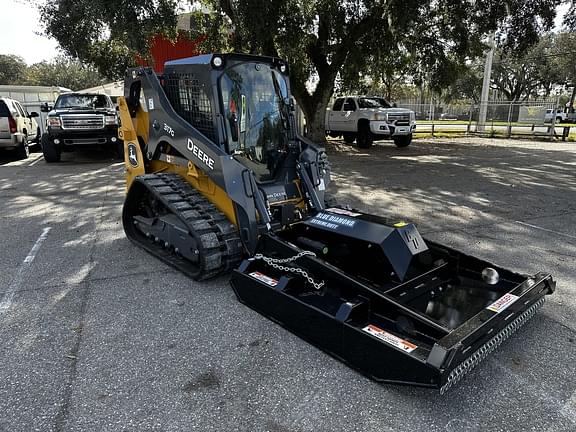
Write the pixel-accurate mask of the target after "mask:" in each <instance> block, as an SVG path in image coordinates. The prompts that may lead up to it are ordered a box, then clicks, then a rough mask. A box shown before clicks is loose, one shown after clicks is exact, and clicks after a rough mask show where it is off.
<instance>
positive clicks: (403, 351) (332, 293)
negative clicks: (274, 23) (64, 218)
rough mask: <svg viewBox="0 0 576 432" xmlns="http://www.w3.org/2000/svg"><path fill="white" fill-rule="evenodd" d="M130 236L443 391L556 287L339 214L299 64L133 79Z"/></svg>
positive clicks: (370, 361)
mask: <svg viewBox="0 0 576 432" xmlns="http://www.w3.org/2000/svg"><path fill="white" fill-rule="evenodd" d="M119 103H120V114H121V121H122V129H121V138H122V139H123V140H124V143H125V160H126V167H127V184H128V192H127V196H126V201H125V203H124V209H123V224H124V229H125V232H126V234H127V236H128V237H129V238H130V239H131V240H132V241H133V242H135V243H136V244H137V245H139V246H141V247H142V248H144V249H145V250H147V251H148V252H150V253H152V254H153V255H155V256H157V257H158V258H160V259H161V260H163V261H165V262H166V263H168V264H170V265H172V266H174V267H176V268H178V269H180V270H181V271H183V272H184V273H186V274H187V275H189V276H190V277H192V278H194V279H197V280H199V279H205V278H210V277H213V276H216V275H219V274H222V273H223V272H226V271H229V270H233V271H232V279H231V284H232V287H233V289H234V291H235V292H236V294H237V296H238V299H239V300H240V301H241V302H243V303H245V304H246V305H248V306H250V307H251V308H253V309H255V310H257V311H258V312H260V313H261V314H263V315H265V316H267V317H269V318H270V319H272V320H274V321H276V322H278V323H279V324H281V325H283V326H285V327H286V328H288V329H289V330H291V331H292V332H294V333H296V334H297V335H299V336H301V337H302V338H303V339H305V340H307V341H309V342H310V343H312V344H314V345H316V346H317V347H319V348H321V349H323V350H324V351H326V352H328V353H330V354H331V355H333V356H335V357H337V358H339V359H340V360H342V361H344V362H346V363H347V364H349V365H350V366H351V367H353V368H355V369H357V370H359V371H360V372H362V373H363V374H366V375H368V376H370V377H371V378H373V379H375V380H377V381H383V382H391V383H400V384H412V385H419V386H426V387H435V388H439V389H440V390H441V391H442V392H444V391H445V390H447V389H448V388H449V387H451V386H452V385H453V384H454V383H456V382H457V381H459V380H460V379H461V378H462V376H463V375H465V374H466V373H467V372H468V371H469V370H471V369H472V368H473V367H474V366H476V365H477V364H478V363H479V362H480V361H481V360H483V359H484V358H485V357H486V356H487V355H488V354H489V353H490V352H491V351H493V350H494V349H496V348H497V347H498V346H499V345H500V344H501V343H502V342H503V341H504V340H505V339H507V338H508V337H509V336H510V335H511V334H513V333H514V332H515V331H516V330H518V328H519V327H521V326H522V324H524V323H525V322H526V321H527V320H528V319H530V318H531V317H532V316H533V315H534V314H535V313H536V311H537V310H538V308H539V307H540V306H542V304H543V303H544V298H545V295H546V294H550V293H552V292H553V291H554V287H555V283H554V281H553V280H552V278H551V276H550V275H548V274H544V273H537V274H535V275H533V276H526V275H520V274H517V273H514V272H512V271H509V270H506V269H502V268H498V267H496V266H494V265H492V264H490V263H488V262H484V261H482V260H480V259H477V258H474V257H471V256H467V255H465V254H463V253H461V252H458V251H456V250H453V249H451V248H448V247H446V246H443V245H440V244H437V243H434V242H431V241H428V240H426V239H424V238H422V237H421V236H420V234H419V233H418V230H417V229H416V227H415V226H414V225H413V224H410V223H408V224H406V223H401V222H398V221H388V220H386V219H384V218H383V217H379V216H375V215H369V214H365V213H362V212H360V211H355V210H351V209H349V208H342V207H337V206H328V205H327V204H326V197H325V190H326V186H327V185H328V183H329V182H330V166H329V164H328V160H327V157H326V154H325V152H324V149H323V148H322V147H321V146H319V145H317V144H315V143H312V142H310V141H309V140H308V139H306V138H304V137H302V136H300V135H299V134H298V133H297V132H296V127H295V121H294V104H293V102H292V99H291V96H290V84H289V80H288V65H287V64H286V62H284V61H282V60H280V59H277V58H269V57H256V56H248V55H239V54H213V55H202V56H198V57H192V58H187V59H182V60H177V61H171V62H168V63H166V65H165V70H164V73H163V75H161V76H157V75H156V74H155V73H154V72H153V71H152V70H151V69H150V68H136V69H132V70H129V71H128V74H127V76H126V81H125V98H121V99H120V102H119Z"/></svg>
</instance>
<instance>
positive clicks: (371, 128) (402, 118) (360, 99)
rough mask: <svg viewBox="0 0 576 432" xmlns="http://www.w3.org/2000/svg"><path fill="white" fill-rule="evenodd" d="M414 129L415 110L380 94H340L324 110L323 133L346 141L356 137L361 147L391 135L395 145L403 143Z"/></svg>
mask: <svg viewBox="0 0 576 432" xmlns="http://www.w3.org/2000/svg"><path fill="white" fill-rule="evenodd" d="M415 129H416V116H415V115H414V111H411V110H409V109H405V108H396V107H393V106H392V105H390V104H389V103H388V102H387V101H386V99H384V98H381V97H365V96H344V97H339V98H337V99H336V100H335V101H334V105H333V106H332V109H329V110H328V111H326V134H327V135H330V136H331V137H333V138H336V137H339V136H342V137H343V138H344V141H346V142H347V143H349V144H351V143H353V142H354V140H356V143H357V144H358V147H360V148H368V147H370V146H371V145H372V142H373V141H374V140H380V139H392V140H394V144H396V146H397V147H406V146H408V145H410V143H411V142H412V132H413V131H414V130H415Z"/></svg>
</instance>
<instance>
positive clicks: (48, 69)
mask: <svg viewBox="0 0 576 432" xmlns="http://www.w3.org/2000/svg"><path fill="white" fill-rule="evenodd" d="M26 76H27V78H26V83H27V84H28V85H41V86H61V87H66V88H69V89H71V90H82V89H86V88H90V87H96V86H97V85H100V84H103V83H104V80H103V78H102V76H101V75H100V74H99V73H98V71H97V70H96V69H94V68H91V67H88V66H86V65H84V64H82V63H80V62H79V61H78V60H73V59H70V58H67V57H64V56H60V57H57V58H56V59H54V60H53V61H51V62H45V61H44V62H41V63H36V64H33V65H32V66H30V67H29V68H28V70H27V73H26Z"/></svg>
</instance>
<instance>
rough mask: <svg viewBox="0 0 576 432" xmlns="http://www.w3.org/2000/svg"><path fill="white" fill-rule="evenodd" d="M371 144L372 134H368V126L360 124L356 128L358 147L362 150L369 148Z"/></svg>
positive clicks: (372, 140)
mask: <svg viewBox="0 0 576 432" xmlns="http://www.w3.org/2000/svg"><path fill="white" fill-rule="evenodd" d="M373 142H374V137H373V136H372V132H370V126H369V125H367V124H366V123H362V124H360V126H359V128H358V137H357V138H356V143H357V144H358V147H360V148H363V149H366V148H370V146H371V145H372V143H373Z"/></svg>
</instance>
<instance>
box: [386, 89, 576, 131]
mask: <svg viewBox="0 0 576 432" xmlns="http://www.w3.org/2000/svg"><path fill="white" fill-rule="evenodd" d="M558 103H559V101H558V99H541V100H530V101H522V102H514V101H512V102H510V101H490V102H489V103H488V104H487V106H486V120H485V122H484V124H482V123H480V121H479V120H480V109H481V107H480V105H479V104H477V103H474V102H472V101H461V102H458V103H453V104H443V103H440V102H438V101H435V100H432V101H427V102H424V103H419V102H418V101H410V100H404V101H399V102H397V106H398V107H401V108H407V109H410V110H412V111H414V112H415V113H416V122H417V132H418V133H426V134H431V135H432V136H436V135H441V134H458V133H465V134H479V135H485V136H504V137H512V136H522V135H528V136H544V137H549V138H550V139H552V138H554V137H561V138H562V139H564V140H565V139H566V138H567V137H568V136H569V134H570V130H571V128H572V132H574V131H575V130H576V114H575V113H566V112H565V110H564V109H563V108H562V107H559V106H558Z"/></svg>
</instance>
